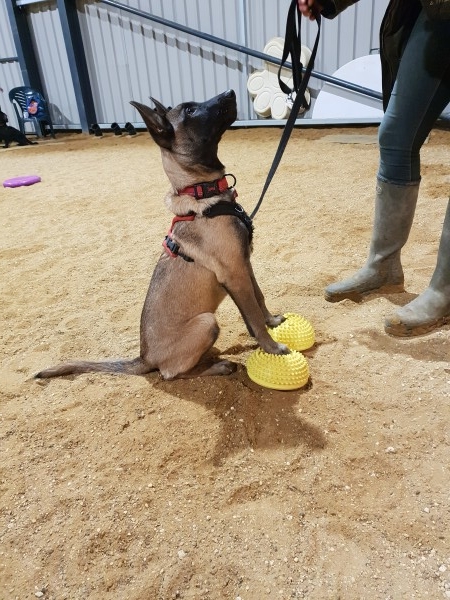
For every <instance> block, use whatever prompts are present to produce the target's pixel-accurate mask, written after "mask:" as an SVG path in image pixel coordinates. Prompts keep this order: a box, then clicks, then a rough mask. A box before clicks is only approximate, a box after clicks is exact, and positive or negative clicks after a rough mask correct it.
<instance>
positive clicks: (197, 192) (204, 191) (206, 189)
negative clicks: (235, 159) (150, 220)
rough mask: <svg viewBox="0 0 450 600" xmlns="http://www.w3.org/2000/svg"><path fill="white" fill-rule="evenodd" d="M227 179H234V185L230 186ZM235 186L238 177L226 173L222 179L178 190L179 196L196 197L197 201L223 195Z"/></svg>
mask: <svg viewBox="0 0 450 600" xmlns="http://www.w3.org/2000/svg"><path fill="white" fill-rule="evenodd" d="M227 177H232V178H233V179H234V182H233V184H232V185H229V184H228V181H227ZM235 185H236V177H235V176H234V175H233V174H232V173H226V174H225V175H224V176H223V177H221V178H220V179H215V180H214V181H201V182H200V183H194V185H189V186H187V187H185V188H183V189H182V190H177V194H178V196H181V195H184V194H186V195H188V196H194V198H195V199H196V200H201V199H202V198H212V197H213V196H218V195H219V194H223V192H226V191H227V190H230V189H232V188H234V186H235ZM236 196H237V194H236Z"/></svg>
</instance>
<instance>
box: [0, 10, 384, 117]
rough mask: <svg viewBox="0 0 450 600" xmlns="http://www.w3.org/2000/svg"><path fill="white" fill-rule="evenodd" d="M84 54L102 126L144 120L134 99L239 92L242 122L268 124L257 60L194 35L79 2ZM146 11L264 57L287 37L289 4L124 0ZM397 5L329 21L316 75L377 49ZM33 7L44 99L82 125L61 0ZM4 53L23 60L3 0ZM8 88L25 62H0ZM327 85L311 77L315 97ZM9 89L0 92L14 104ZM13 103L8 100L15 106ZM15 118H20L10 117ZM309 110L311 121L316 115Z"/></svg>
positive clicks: (306, 37) (309, 37)
mask: <svg viewBox="0 0 450 600" xmlns="http://www.w3.org/2000/svg"><path fill="white" fill-rule="evenodd" d="M76 1H77V11H78V16H79V20H80V26H81V33H82V39H83V44H84V50H85V53H86V57H87V62H88V71H89V78H90V83H91V87H92V90H93V96H94V104H95V108H96V113H97V119H98V122H99V123H103V124H106V125H109V124H111V123H112V122H113V121H118V122H119V123H124V122H126V121H131V122H134V123H136V122H141V121H140V117H139V116H138V114H137V112H136V110H135V109H134V108H133V107H131V105H130V104H129V101H130V100H132V99H134V100H138V101H140V102H145V103H147V102H149V100H148V97H149V96H150V95H152V96H154V97H155V98H157V99H158V100H160V101H161V102H163V103H165V104H167V105H175V104H177V103H179V102H181V101H183V100H187V99H194V100H203V99H205V98H208V97H211V96H213V95H215V94H217V93H220V92H222V91H224V90H225V89H227V88H233V89H235V90H236V93H237V96H238V107H239V113H238V119H239V120H241V121H249V120H250V121H251V120H255V119H259V117H258V116H257V115H256V113H255V112H254V111H253V102H252V99H251V98H250V97H249V94H248V93H247V79H248V76H249V75H250V73H251V72H252V71H253V70H255V69H261V68H262V67H263V64H262V61H261V60H260V59H256V58H252V57H249V56H247V55H245V53H243V52H239V51H238V50H232V49H228V48H225V47H223V46H221V45H220V44H214V43H212V42H211V41H207V40H203V39H200V38H199V37H197V36H195V35H188V34H186V33H183V32H180V31H176V30H173V29H171V28H169V27H167V26H164V25H160V24H157V23H155V22H152V21H149V20H146V19H144V18H142V17H140V16H137V15H133V14H130V13H129V12H127V11H124V10H120V9H117V8H114V7H111V6H109V5H106V4H103V3H102V2H101V1H95V0H76ZM122 3H123V4H125V5H128V6H132V7H135V8H137V9H139V10H142V11H144V12H149V13H153V14H154V15H157V16H160V17H163V18H166V19H169V20H171V21H175V22H177V23H180V24H183V25H185V26H188V27H191V28H193V29H194V30H199V31H201V32H204V33H207V34H211V35H213V36H216V37H218V38H224V39H226V40H228V41H230V42H234V43H236V44H239V45H242V46H247V47H250V48H252V49H254V50H257V51H260V52H262V51H263V49H264V46H265V45H266V43H267V42H268V41H269V39H271V38H272V37H275V36H277V37H283V36H284V33H285V25H286V15H287V9H288V6H289V0H279V1H277V2H274V1H273V0H223V1H222V2H220V1H219V0H214V1H212V0H184V1H183V2H182V1H181V0H122ZM387 3H388V0H372V1H371V2H370V1H368V0H366V1H365V2H360V3H358V4H357V5H355V6H353V7H351V8H349V9H348V10H347V11H345V12H344V13H342V15H340V16H339V17H338V18H337V19H334V20H326V19H324V20H323V27H322V37H321V41H320V46H319V51H318V56H317V60H316V66H315V68H316V70H317V71H321V72H324V73H326V74H329V75H331V74H333V73H334V72H335V71H336V70H337V69H338V68H339V67H341V66H343V65H344V64H346V63H347V62H349V61H351V60H353V59H354V58H358V57H360V56H363V55H366V54H369V53H370V52H371V51H373V49H374V48H375V49H376V48H378V29H379V25H380V22H381V19H382V16H383V14H384V11H385V9H386V6H387ZM24 10H26V11H27V14H28V19H29V24H30V29H31V32H32V37H33V42H34V46H35V48H36V52H37V54H38V62H39V65H40V69H41V76H42V80H43V82H44V85H45V89H44V93H45V94H46V95H47V97H48V99H49V101H50V103H51V104H52V105H53V116H54V118H55V122H56V123H57V124H61V125H62V126H64V124H65V125H66V126H73V127H77V126H79V122H80V118H79V115H78V110H77V106H76V100H75V93H74V88H73V84H72V79H71V73H70V69H69V64H68V59H67V54H66V50H65V46H64V39H63V35H62V29H61V24H60V21H59V15H58V11H57V9H56V1H55V0H49V1H48V2H43V3H42V2H40V3H37V4H29V5H26V6H25V7H24ZM316 31H317V27H316V24H315V23H313V22H309V21H307V20H306V19H303V20H302V42H303V43H304V44H305V45H307V46H309V47H310V48H312V46H313V43H314V38H315V35H316ZM0 33H1V37H0V57H1V56H2V55H3V56H5V55H15V54H16V52H15V49H14V44H13V40H12V36H11V32H10V30H9V21H8V18H7V13H6V8H5V0H0ZM0 76H1V77H2V79H1V80H0V86H1V87H3V88H4V90H5V92H6V91H7V90H8V89H10V88H11V87H14V85H21V84H22V79H21V73H20V69H19V66H18V64H17V63H7V64H1V63H0ZM322 85H323V83H322V82H321V81H320V80H317V79H312V80H311V83H310V87H311V90H312V92H313V96H314V95H317V93H318V91H319V90H320V89H321V87H322ZM5 92H4V93H3V94H1V95H0V101H1V102H2V105H5V106H7V104H8V103H7V102H6V101H5ZM8 102H9V101H8ZM6 112H7V113H8V114H9V115H10V118H11V120H12V119H13V115H12V113H11V112H10V110H9V111H6ZM309 116H310V112H309V113H306V114H305V117H304V118H309Z"/></svg>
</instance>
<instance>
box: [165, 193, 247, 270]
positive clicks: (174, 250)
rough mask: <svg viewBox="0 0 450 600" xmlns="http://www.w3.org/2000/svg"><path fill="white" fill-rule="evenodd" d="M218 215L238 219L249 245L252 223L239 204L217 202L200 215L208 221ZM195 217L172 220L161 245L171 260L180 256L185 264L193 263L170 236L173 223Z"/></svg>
mask: <svg viewBox="0 0 450 600" xmlns="http://www.w3.org/2000/svg"><path fill="white" fill-rule="evenodd" d="M220 215H228V216H231V217H237V218H238V219H240V220H241V221H242V222H243V223H244V225H245V226H246V227H247V231H248V235H249V243H251V241H252V238H253V223H252V220H251V218H250V217H249V216H248V214H247V213H246V212H245V210H244V209H243V208H242V206H241V205H240V204H238V203H237V202H227V201H226V200H219V202H216V204H213V205H212V206H209V207H208V208H206V209H205V210H204V211H203V213H202V216H204V217H207V218H208V219H213V218H214V217H219V216H220ZM195 216H196V215H195V214H190V215H184V216H176V217H174V218H173V219H172V224H171V226H170V229H169V231H168V232H167V235H166V237H165V238H164V241H163V244H162V245H163V247H164V249H165V251H166V253H167V254H168V255H169V256H170V257H171V258H176V257H177V256H180V257H181V258H183V259H184V260H185V261H187V262H194V259H193V258H191V257H190V256H187V255H186V254H183V253H182V252H180V246H179V245H178V244H177V243H176V242H174V241H173V239H172V237H171V235H172V231H173V227H174V225H175V223H178V222H179V221H193V220H194V219H195Z"/></svg>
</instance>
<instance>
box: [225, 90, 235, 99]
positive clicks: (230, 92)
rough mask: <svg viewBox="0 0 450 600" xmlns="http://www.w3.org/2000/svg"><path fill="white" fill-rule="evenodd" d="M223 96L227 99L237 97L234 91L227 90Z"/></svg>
mask: <svg viewBox="0 0 450 600" xmlns="http://www.w3.org/2000/svg"><path fill="white" fill-rule="evenodd" d="M223 95H224V96H225V98H235V97H236V94H235V91H234V90H227V91H226V92H224V94H223Z"/></svg>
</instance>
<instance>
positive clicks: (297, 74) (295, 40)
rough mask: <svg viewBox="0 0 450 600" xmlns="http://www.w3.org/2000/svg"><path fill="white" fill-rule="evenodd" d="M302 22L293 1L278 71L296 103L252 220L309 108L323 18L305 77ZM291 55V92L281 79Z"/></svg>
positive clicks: (282, 87) (317, 17)
mask: <svg viewBox="0 0 450 600" xmlns="http://www.w3.org/2000/svg"><path fill="white" fill-rule="evenodd" d="M296 13H297V18H298V33H297V30H296V23H295V15H296ZM300 22H301V13H300V11H299V10H298V6H297V0H291V5H290V7H289V11H288V18H287V23H286V36H285V41H284V49H283V58H282V61H281V66H280V69H279V71H278V80H279V83H280V87H281V89H282V90H283V91H285V89H287V90H288V93H290V94H293V92H294V91H295V93H296V96H295V100H294V103H293V105H292V108H291V113H290V115H289V117H288V120H287V121H286V125H285V127H284V130H283V133H282V136H281V139H280V142H279V145H278V149H277V151H276V154H275V158H274V159H273V162H272V166H271V167H270V170H269V174H268V175H267V179H266V182H265V184H264V187H263V191H262V192H261V196H260V198H259V200H258V202H257V204H256V206H255V208H254V209H253V212H252V213H251V214H250V218H251V219H253V217H254V216H255V215H256V213H257V212H258V210H259V207H260V206H261V203H262V201H263V198H264V196H265V194H266V192H267V190H268V188H269V185H270V182H271V181H272V179H273V176H274V175H275V172H276V170H277V167H278V165H279V164H280V161H281V157H282V156H283V153H284V150H285V148H286V146H287V143H288V141H289V137H290V135H291V133H292V130H293V128H294V125H295V120H296V118H297V115H298V113H299V110H300V108H301V107H302V106H304V107H305V108H309V107H308V105H307V103H306V100H305V91H306V87H307V85H308V82H309V78H310V76H311V72H312V70H313V68H314V61H315V58H316V54H317V47H318V45H319V38H320V24H321V16H320V15H317V16H316V23H317V28H318V29H317V35H316V40H315V42H314V47H313V50H312V53H311V58H310V60H309V62H308V66H307V67H306V69H305V70H304V71H305V73H304V76H303V77H302V75H301V73H302V71H303V65H302V64H301V62H300V51H301V44H300ZM289 53H291V55H292V74H293V83H294V90H290V88H289V87H288V86H286V85H285V83H284V82H282V81H281V77H280V71H281V68H282V66H283V64H284V63H285V62H286V58H287V56H288V54H289ZM282 84H283V85H282Z"/></svg>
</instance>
